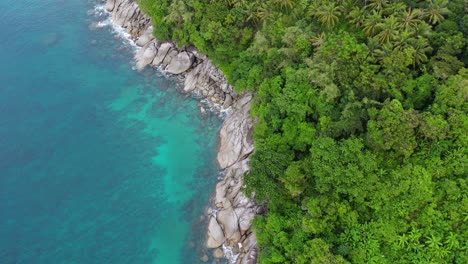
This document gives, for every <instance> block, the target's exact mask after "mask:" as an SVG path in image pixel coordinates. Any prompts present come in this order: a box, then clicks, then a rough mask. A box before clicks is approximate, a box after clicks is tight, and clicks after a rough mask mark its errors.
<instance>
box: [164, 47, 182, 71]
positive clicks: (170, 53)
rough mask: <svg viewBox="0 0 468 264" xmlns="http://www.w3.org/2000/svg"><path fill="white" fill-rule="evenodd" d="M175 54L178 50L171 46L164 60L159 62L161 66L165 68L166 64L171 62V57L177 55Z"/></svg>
mask: <svg viewBox="0 0 468 264" xmlns="http://www.w3.org/2000/svg"><path fill="white" fill-rule="evenodd" d="M177 54H179V51H178V50H177V49H175V48H173V49H171V50H169V52H168V53H167V55H166V57H165V58H164V60H163V61H162V63H161V67H162V68H163V69H165V70H166V67H167V65H168V64H169V63H171V61H172V59H173V58H175V57H177Z"/></svg>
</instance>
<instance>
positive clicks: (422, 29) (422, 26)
mask: <svg viewBox="0 0 468 264" xmlns="http://www.w3.org/2000/svg"><path fill="white" fill-rule="evenodd" d="M431 28H432V27H431V26H430V25H429V24H427V23H426V22H425V21H422V22H420V23H418V24H417V25H416V26H415V27H414V29H413V30H414V35H415V36H423V37H428V36H429V35H431V34H432V31H431Z"/></svg>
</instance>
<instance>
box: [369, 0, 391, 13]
mask: <svg viewBox="0 0 468 264" xmlns="http://www.w3.org/2000/svg"><path fill="white" fill-rule="evenodd" d="M366 2H367V1H366ZM369 2H370V4H368V5H366V8H368V9H370V10H375V11H377V12H378V13H379V14H380V13H382V11H383V10H384V8H385V6H386V5H387V4H388V0H369Z"/></svg>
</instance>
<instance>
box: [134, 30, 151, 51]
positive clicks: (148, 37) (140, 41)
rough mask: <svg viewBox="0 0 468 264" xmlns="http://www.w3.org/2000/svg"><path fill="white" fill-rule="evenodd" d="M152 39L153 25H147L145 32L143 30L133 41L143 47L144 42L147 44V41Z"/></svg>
mask: <svg viewBox="0 0 468 264" xmlns="http://www.w3.org/2000/svg"><path fill="white" fill-rule="evenodd" d="M153 39H154V36H153V26H150V27H148V28H147V29H146V30H145V32H143V35H141V36H140V37H139V38H138V39H137V41H136V42H135V44H137V45H138V46H140V47H143V46H145V45H146V44H148V42H150V41H152V40H153Z"/></svg>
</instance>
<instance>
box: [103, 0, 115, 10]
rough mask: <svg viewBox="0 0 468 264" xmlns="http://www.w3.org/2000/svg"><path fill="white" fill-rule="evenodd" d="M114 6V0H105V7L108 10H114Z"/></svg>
mask: <svg viewBox="0 0 468 264" xmlns="http://www.w3.org/2000/svg"><path fill="white" fill-rule="evenodd" d="M114 6H115V0H107V2H106V5H105V9H106V10H107V11H109V12H112V10H114Z"/></svg>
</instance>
